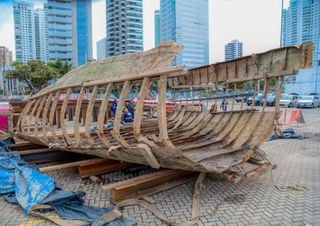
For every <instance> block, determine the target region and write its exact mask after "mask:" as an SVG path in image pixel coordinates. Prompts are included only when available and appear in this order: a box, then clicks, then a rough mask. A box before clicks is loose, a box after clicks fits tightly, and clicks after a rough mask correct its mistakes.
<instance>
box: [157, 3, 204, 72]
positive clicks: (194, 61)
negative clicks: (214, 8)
mask: <svg viewBox="0 0 320 226" xmlns="http://www.w3.org/2000/svg"><path fill="white" fill-rule="evenodd" d="M160 15H161V16H160V27H161V29H160V39H161V41H163V40H174V41H175V42H177V43H179V44H182V45H183V47H184V49H183V51H182V53H181V54H179V55H178V56H177V57H176V59H175V60H174V62H173V64H175V65H179V64H184V65H186V66H187V67H188V68H192V67H197V66H201V65H204V64H208V63H209V29H208V0H188V1H185V0H161V1H160Z"/></svg>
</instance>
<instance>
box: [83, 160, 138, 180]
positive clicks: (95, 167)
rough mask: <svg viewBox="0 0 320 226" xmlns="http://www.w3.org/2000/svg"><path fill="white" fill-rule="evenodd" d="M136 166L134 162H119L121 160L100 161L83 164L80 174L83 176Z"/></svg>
mask: <svg viewBox="0 0 320 226" xmlns="http://www.w3.org/2000/svg"><path fill="white" fill-rule="evenodd" d="M131 166H134V164H132V163H127V162H123V163H122V162H119V161H111V160H110V161H107V162H99V163H93V164H87V165H81V166H79V167H78V171H79V175H80V176H81V177H89V176H92V175H98V174H102V173H109V172H113V171H117V170H122V169H126V168H129V167H131Z"/></svg>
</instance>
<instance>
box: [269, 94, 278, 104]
mask: <svg viewBox="0 0 320 226" xmlns="http://www.w3.org/2000/svg"><path fill="white" fill-rule="evenodd" d="M267 105H268V106H274V105H276V95H274V94H268V96H267Z"/></svg>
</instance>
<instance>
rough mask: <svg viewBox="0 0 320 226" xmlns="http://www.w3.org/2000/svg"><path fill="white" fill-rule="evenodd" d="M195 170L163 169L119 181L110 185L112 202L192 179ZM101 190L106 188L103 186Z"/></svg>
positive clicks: (163, 188) (155, 191)
mask: <svg viewBox="0 0 320 226" xmlns="http://www.w3.org/2000/svg"><path fill="white" fill-rule="evenodd" d="M197 174H198V173H197V172H190V171H182V170H169V169H163V170H159V171H157V172H154V173H150V174H147V175H142V176H139V177H135V178H131V179H128V180H125V181H121V182H119V183H117V184H116V186H115V187H112V202H114V203H116V202H119V201H122V200H125V199H129V198H141V197H143V196H146V195H151V194H154V193H157V192H160V191H163V190H166V189H170V188H172V187H175V186H178V185H180V184H183V183H186V182H187V181H190V180H193V179H194V178H195V177H196V175H197ZM103 190H108V187H107V186H105V187H104V188H103Z"/></svg>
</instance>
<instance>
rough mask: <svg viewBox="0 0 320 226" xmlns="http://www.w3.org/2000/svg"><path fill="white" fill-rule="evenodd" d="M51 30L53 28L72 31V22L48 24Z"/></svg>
mask: <svg viewBox="0 0 320 226" xmlns="http://www.w3.org/2000/svg"><path fill="white" fill-rule="evenodd" d="M48 28H49V32H51V30H64V31H68V32H69V31H71V29H72V28H71V24H51V23H49V24H48Z"/></svg>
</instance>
